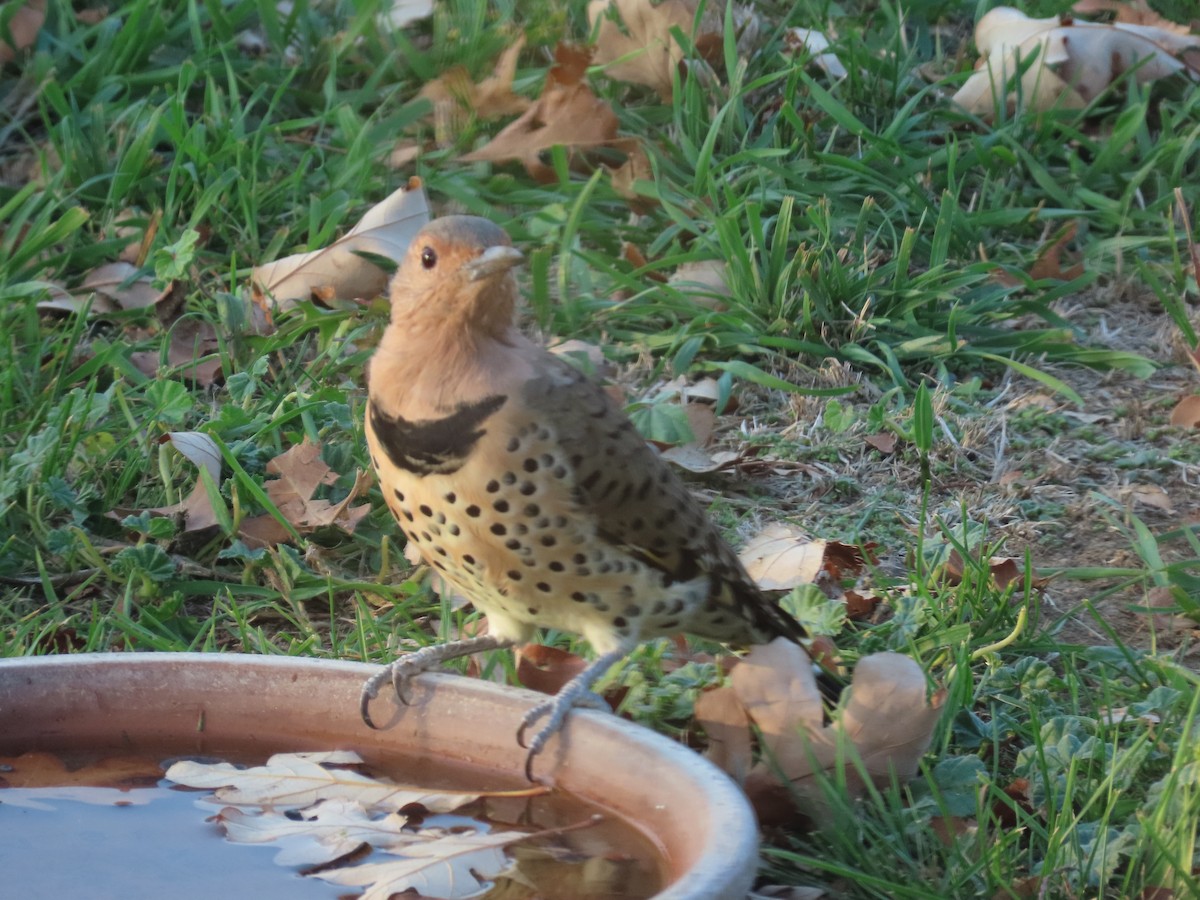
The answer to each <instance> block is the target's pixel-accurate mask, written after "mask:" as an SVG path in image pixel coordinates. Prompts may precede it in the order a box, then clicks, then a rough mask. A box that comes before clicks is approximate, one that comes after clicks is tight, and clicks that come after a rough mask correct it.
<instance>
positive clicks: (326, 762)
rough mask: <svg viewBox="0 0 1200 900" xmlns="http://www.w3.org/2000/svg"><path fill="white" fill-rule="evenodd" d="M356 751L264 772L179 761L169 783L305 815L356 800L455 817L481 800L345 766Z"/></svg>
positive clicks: (287, 758) (289, 760)
mask: <svg viewBox="0 0 1200 900" xmlns="http://www.w3.org/2000/svg"><path fill="white" fill-rule="evenodd" d="M361 762H362V759H361V757H359V756H358V754H357V753H354V752H353V751H349V750H345V751H332V752H315V753H276V754H275V755H273V756H272V757H271V758H270V759H268V760H267V761H266V763H265V764H264V765H261V766H249V767H245V768H243V767H239V766H235V765H233V764H232V763H227V762H218V763H201V762H196V761H195V760H188V759H185V760H180V761H179V762H176V763H173V764H172V765H171V766H170V768H168V769H167V772H166V775H165V777H166V779H167V780H168V781H173V782H175V783H176V784H181V785H183V786H185V787H192V788H206V789H210V790H213V791H214V793H213V797H214V798H215V799H216V800H217V801H218V802H220V803H226V804H230V805H233V806H271V807H275V808H277V809H304V808H306V807H309V806H312V805H313V804H314V803H316V802H317V801H319V800H352V801H354V802H355V803H358V804H360V805H361V806H363V807H365V808H366V809H368V810H370V809H380V810H389V811H390V810H395V809H400V808H402V807H405V806H410V805H414V804H416V805H420V806H422V807H424V808H425V809H427V810H429V811H430V812H436V813H444V812H453V811H454V810H456V809H458V808H459V807H460V806H464V805H466V804H467V803H472V802H474V801H475V800H478V799H479V797H480V796H482V795H481V794H480V793H479V792H478V791H476V792H470V791H431V790H426V789H424V788H419V787H415V786H412V785H403V784H394V783H392V782H390V781H384V780H381V779H378V778H373V777H371V776H370V775H364V774H362V773H361V772H355V771H353V770H352V769H345V768H338V767H340V766H347V765H358V764H360V763H361Z"/></svg>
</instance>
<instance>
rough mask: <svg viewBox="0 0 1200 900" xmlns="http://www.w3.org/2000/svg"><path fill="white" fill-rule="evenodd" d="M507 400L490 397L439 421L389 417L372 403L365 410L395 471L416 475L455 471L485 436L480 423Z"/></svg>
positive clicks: (463, 407) (462, 406)
mask: <svg viewBox="0 0 1200 900" xmlns="http://www.w3.org/2000/svg"><path fill="white" fill-rule="evenodd" d="M507 399H508V398H507V397H506V396H504V395H503V394H493V395H492V396H491V397H485V398H483V399H482V400H478V401H476V402H474V403H462V404H459V405H458V406H457V407H456V408H455V409H454V411H453V412H451V413H450V414H449V415H447V416H443V417H442V418H440V419H420V420H418V421H415V422H410V421H409V420H408V419H405V418H404V417H403V416H389V415H388V414H387V413H385V412H383V410H381V409H380V408H379V407H378V406H376V405H375V402H374V401H371V403H370V406H369V407H368V415H369V416H370V425H371V429H372V430H373V431H374V432H375V436H376V437H377V438H378V439H379V443H380V445H381V446H382V447H383V452H384V453H386V454H387V457H388V459H390V460H391V461H392V464H393V465H395V466H397V467H398V468H401V469H404V470H405V471H407V472H412V473H414V474H416V475H421V476H424V475H430V474H433V473H435V472H439V473H442V474H448V473H450V472H457V471H458V470H459V469H460V468H462V464H463V463H464V462H465V461H466V458H467V456H469V455H470V453H471V450H472V449H473V448H474V447H475V444H477V443H478V442H479V439H480V438H481V437H483V436H484V434H486V429H484V428H483V427H482V425H483V423H484V422H485V421H486V420H487V419H488V417H489V416H491V415H492V414H493V413H494V412H496V410H498V409H499V408H500V407H501V406H503V405H504V403H505V401H506V400H507Z"/></svg>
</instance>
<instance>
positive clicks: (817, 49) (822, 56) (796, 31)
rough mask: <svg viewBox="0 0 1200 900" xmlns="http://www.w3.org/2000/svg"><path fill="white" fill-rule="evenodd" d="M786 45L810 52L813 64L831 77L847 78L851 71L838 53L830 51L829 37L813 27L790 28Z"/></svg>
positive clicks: (784, 37) (786, 34) (803, 51)
mask: <svg viewBox="0 0 1200 900" xmlns="http://www.w3.org/2000/svg"><path fill="white" fill-rule="evenodd" d="M783 42H784V45H785V46H786V47H787V48H788V50H790V51H791V52H793V53H809V54H811V55H812V61H813V64H814V65H816V66H817V67H818V68H819V69H820V70H821V71H822V72H824V73H825V74H826V75H828V76H829V77H830V78H845V77H846V76H847V75H849V74H850V73H849V72H848V71H847V69H846V67H845V66H843V65H842V61H841V60H840V59H838V56H837V54H836V53H829V52H828V50H829V39H828V38H827V37H825V35H823V34H822V33H821V32H819V31H817V30H816V29H813V28H789V29H788V30H787V32H786V33H785V34H784V36H783Z"/></svg>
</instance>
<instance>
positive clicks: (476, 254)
mask: <svg viewBox="0 0 1200 900" xmlns="http://www.w3.org/2000/svg"><path fill="white" fill-rule="evenodd" d="M521 258H522V257H521V254H520V253H519V252H518V251H516V250H515V249H513V247H512V242H511V241H510V240H509V238H508V235H507V234H505V232H504V230H503V229H501V228H499V227H497V226H496V225H494V224H492V223H491V222H489V221H487V220H486V219H480V218H476V217H474V216H447V217H444V218H441V219H437V220H436V221H434V222H431V223H430V224H429V225H427V226H425V228H423V229H422V230H421V231H420V232H419V233H418V234H417V236H416V237H415V238H414V239H413V242H412V244H411V245H410V246H409V248H408V253H407V254H406V256H405V258H404V262H403V263H402V264H401V266H400V270H399V271H398V272H397V274H396V278H395V280H394V282H393V284H392V300H393V304H394V305H398V306H404V307H407V308H408V309H409V310H420V311H422V312H437V313H440V314H442V315H451V316H453V315H454V314H456V313H459V314H463V315H467V316H468V317H475V316H482V317H485V318H490V316H488V314H487V313H488V310H487V307H489V306H497V305H498V306H501V307H508V308H509V309H508V311H505V310H496V312H498V313H500V314H501V315H508V314H510V311H511V302H512V301H513V300H514V299H515V292H516V287H515V284H514V283H513V282H512V279H511V277H510V275H509V271H510V270H511V268H512V267H513V266H514V265H516V264H517V263H518V262H520V260H521Z"/></svg>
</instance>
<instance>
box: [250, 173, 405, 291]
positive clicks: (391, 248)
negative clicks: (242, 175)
mask: <svg viewBox="0 0 1200 900" xmlns="http://www.w3.org/2000/svg"><path fill="white" fill-rule="evenodd" d="M428 221H429V203H428V201H427V200H426V198H425V191H424V189H423V188H422V187H421V182H420V180H419V179H416V178H414V179H412V180H411V181H410V182H409V183H408V185H407V186H406V187H404V188H401V189H400V190H398V191H396V192H394V193H393V194H391V196H389V197H388V198H387V199H386V200H384V201H383V202H382V203H379V204H377V205H375V206H373V207H371V209H369V210H368V211H367V213H366V215H364V216H363V217H362V219H360V220H359V222H358V224H356V225H355V226H354V227H353V228H352V229H350V231H348V232H347V233H346V234H345V235H344V236H342V237H341V238H339V239H338V240H336V241H334V242H333V243H332V244H330V245H329V246H328V247H325V248H323V249H321V250H314V251H312V252H311V253H298V254H296V255H294V256H288V257H285V258H283V259H280V260H276V261H275V262H270V263H265V264H263V265H261V266H256V267H255V268H254V271H253V272H252V273H251V278H252V282H253V286H254V297H255V301H256V302H257V303H258V304H259V305H260V306H261V307H263V308H264V309H268V310H269V309H270V308H271V307H272V305H273V304H274V305H277V306H278V307H279V308H281V309H286V308H288V307H289V306H292V305H294V303H295V301H297V300H308V299H310V298H313V297H317V298H319V299H322V300H325V301H327V300H329V299H332V298H338V299H341V300H359V299H363V298H370V297H374V296H376V295H378V294H380V293H382V292H383V290H384V288H385V287H387V281H388V273H387V272H385V271H384V270H383V269H381V268H379V267H378V266H376V265H375V264H374V263H370V262H367V260H366V259H364V258H363V257H361V256H359V255H358V254H359V253H371V254H374V255H375V256H381V257H384V258H386V259H391V260H395V261H396V262H397V263H399V262H400V260H401V259H403V258H404V252H405V250H407V248H408V244H409V242H410V241H411V240H412V239H413V236H414V235H415V234H416V233H417V232H418V231H420V230H421V228H422V226H424V225H425V224H426V223H427V222H428Z"/></svg>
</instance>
